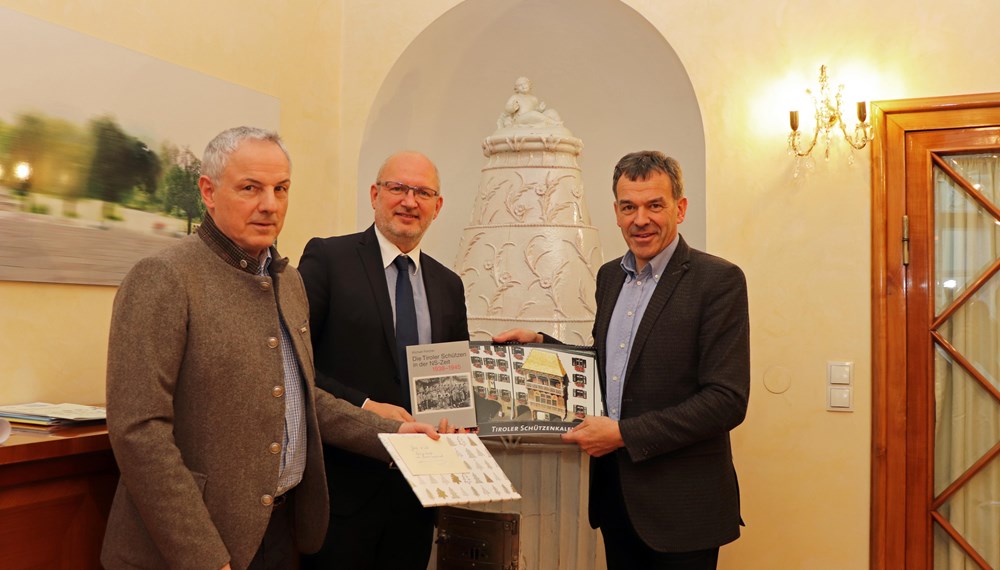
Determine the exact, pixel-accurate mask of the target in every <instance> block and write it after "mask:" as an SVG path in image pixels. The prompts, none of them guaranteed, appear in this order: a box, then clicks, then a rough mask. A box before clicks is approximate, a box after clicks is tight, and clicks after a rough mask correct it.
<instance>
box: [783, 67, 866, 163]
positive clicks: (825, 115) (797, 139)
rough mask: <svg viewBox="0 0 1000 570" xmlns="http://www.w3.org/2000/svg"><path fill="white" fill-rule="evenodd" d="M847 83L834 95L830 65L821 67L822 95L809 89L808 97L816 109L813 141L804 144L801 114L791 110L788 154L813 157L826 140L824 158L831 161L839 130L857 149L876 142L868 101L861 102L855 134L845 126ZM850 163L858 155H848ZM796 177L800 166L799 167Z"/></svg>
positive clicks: (820, 90)
mask: <svg viewBox="0 0 1000 570" xmlns="http://www.w3.org/2000/svg"><path fill="white" fill-rule="evenodd" d="M843 91H844V86H843V84H841V85H838V86H837V93H836V95H831V93H830V84H829V78H828V77H827V75H826V66H825V65H821V66H820V68H819V93H818V94H814V93H813V92H812V90H810V89H806V94H808V95H809V96H810V97H812V101H813V106H814V107H815V108H816V127H815V129H814V130H813V135H812V140H811V141H810V142H809V144H808V146H805V147H803V145H802V133H801V132H799V112H798V111H790V112H789V113H788V123H789V125H790V126H791V127H792V132H790V133H789V134H788V154H789V155H792V156H795V157H796V160H798V159H801V158H803V157H806V156H809V153H811V152H812V151H813V149H814V148H815V147H816V143H817V142H818V141H819V140H820V139H821V138H822V139H823V142H824V144H825V145H826V148H825V150H824V153H823V154H824V156H825V158H826V159H827V160H829V159H830V141H831V140H832V139H833V138H834V133H835V131H836V130H838V129H839V130H840V132H841V133H843V135H844V140H845V141H847V144H849V145H851V147H853V148H855V149H858V150H860V149H863V148H865V146H866V145H867V144H868V142H869V141H871V140H872V131H871V125H870V124H868V121H867V118H868V105H867V103H866V102H864V101H859V102H858V105H857V107H858V124H857V125H855V127H854V134H853V135H850V134H848V133H847V125H845V124H844V117H843V114H842V112H841V110H840V104H841V99H842V98H843ZM847 160H848V162H849V163H850V164H853V163H854V155H853V154H851V155H849V156H848V159H847ZM796 175H798V167H797V165H796Z"/></svg>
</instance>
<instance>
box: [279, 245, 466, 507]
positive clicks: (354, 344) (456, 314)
mask: <svg viewBox="0 0 1000 570" xmlns="http://www.w3.org/2000/svg"><path fill="white" fill-rule="evenodd" d="M420 272H421V273H422V274H423V278H424V287H425V289H426V290H427V304H428V308H429V309H430V317H431V342H450V341H457V340H468V339H469V325H468V321H467V318H466V313H465V288H464V286H463V285H462V280H461V279H460V278H459V277H458V275H456V274H455V273H454V272H453V271H451V270H450V269H448V268H446V267H445V266H443V265H441V264H440V263H438V262H437V261H435V260H434V259H432V258H431V257H430V256H428V255H426V254H424V253H421V254H420ZM299 273H301V274H302V279H303V281H304V282H305V286H306V292H307V294H308V297H309V324H310V329H311V330H312V342H313V353H314V355H315V359H316V371H317V378H316V385H317V386H318V387H320V388H321V389H323V390H326V391H328V392H330V393H332V394H334V395H335V396H337V397H339V398H344V399H347V400H348V401H350V402H352V403H354V404H355V405H358V406H360V405H362V404H363V403H364V401H365V399H366V398H371V399H373V400H375V401H378V402H387V403H390V404H396V405H398V406H401V405H403V403H402V402H403V401H402V392H401V390H402V388H401V384H400V383H401V382H405V381H406V380H405V379H401V378H400V373H399V366H398V363H397V359H398V356H397V351H396V333H395V327H394V325H393V315H392V303H391V302H390V300H389V288H388V286H387V285H386V281H385V269H384V268H383V267H382V254H381V253H380V251H379V246H378V240H377V238H376V237H375V227H374V226H371V227H369V228H368V229H367V230H365V231H364V232H361V233H357V234H351V235H346V236H338V237H331V238H326V239H322V238H313V239H312V240H310V241H309V243H308V244H306V248H305V251H304V252H303V253H302V259H301V261H300V262H299ZM403 386H405V384H403ZM325 455H326V459H327V476H328V480H329V483H330V495H331V499H330V508H331V511H332V512H335V513H337V514H350V513H352V512H356V511H357V510H358V509H360V508H361V507H362V506H364V504H365V503H367V502H368V500H369V498H370V497H371V496H372V495H373V494H374V493H375V492H377V490H378V488H379V485H380V484H381V483H382V481H383V480H384V478H385V477H386V476H388V474H389V470H387V469H386V468H385V464H384V463H380V462H378V461H374V460H372V459H369V458H367V457H363V456H360V455H356V454H353V453H347V452H344V451H342V450H340V449H336V448H333V447H327V448H325Z"/></svg>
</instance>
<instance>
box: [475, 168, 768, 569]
mask: <svg viewBox="0 0 1000 570" xmlns="http://www.w3.org/2000/svg"><path fill="white" fill-rule="evenodd" d="M612 189H613V191H614V194H615V203H614V206H615V216H616V218H617V222H618V227H619V228H621V231H622V236H623V237H624V238H625V242H626V243H627V244H628V248H629V251H628V253H626V254H625V256H624V257H622V258H619V259H616V260H614V261H611V262H609V263H606V264H605V265H604V266H603V267H601V269H600V271H599V272H598V274H597V315H596V318H595V321H594V330H593V334H594V342H595V346H596V349H597V357H598V362H599V370H601V371H602V372H603V377H602V378H601V389H602V392H603V394H604V401H605V406H606V408H607V414H608V415H607V416H606V417H604V416H587V417H586V418H585V419H584V420H583V422H581V423H580V425H578V426H576V427H575V428H573V429H572V430H571V431H570V432H569V433H567V434H565V435H564V436H563V439H564V440H565V441H568V442H574V443H577V444H578V445H579V446H580V448H581V449H583V450H584V451H586V452H587V453H588V454H589V455H590V456H591V457H592V458H593V460H592V461H591V486H590V522H591V525H592V526H593V527H594V528H600V529H601V534H602V535H603V537H604V544H605V550H606V552H607V561H608V568H609V569H610V570H616V569H631V568H648V569H667V568H669V569H672V570H673V569H691V570H694V569H698V570H701V569H705V568H715V567H716V565H717V560H718V555H719V547H720V546H721V545H723V544H727V543H729V542H732V541H733V540H736V539H737V538H738V537H739V535H740V529H739V527H740V526H741V525H742V519H741V518H740V507H739V489H738V485H737V481H736V470H735V468H734V466H733V459H732V449H731V446H730V441H729V432H730V430H732V429H733V428H735V427H736V426H737V425H739V424H740V423H741V422H742V421H743V418H744V417H745V416H746V409H747V400H748V397H749V394H750V319H749V316H748V306H747V287H746V279H745V277H744V276H743V272H742V271H741V270H740V269H739V268H738V267H737V266H735V265H733V264H732V263H729V262H728V261H725V260H723V259H720V258H718V257H715V256H712V255H709V254H707V253H704V252H701V251H698V250H695V249H692V248H690V247H688V245H687V243H685V242H684V238H682V237H681V236H680V235H679V234H678V233H677V226H678V224H680V223H681V222H683V221H684V215H685V212H686V211H687V198H685V197H684V186H683V178H682V176H681V168H680V165H679V164H678V163H677V161H676V160H674V159H672V158H670V157H667V156H665V155H663V154H662V153H660V152H655V151H643V152H636V153H632V154H629V155H626V156H625V157H623V158H622V159H621V160H620V161H619V162H618V165H617V166H616V167H615V172H614V179H613V182H612ZM543 337H544V338H543ZM495 340H496V341H498V342H503V341H508V340H518V341H521V342H540V341H542V340H544V341H546V342H552V341H555V339H552V338H551V337H547V336H544V335H541V334H538V333H534V332H532V331H528V330H525V329H515V330H512V331H507V332H504V333H501V334H500V335H497V337H496V338H495Z"/></svg>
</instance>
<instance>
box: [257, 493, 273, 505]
mask: <svg viewBox="0 0 1000 570" xmlns="http://www.w3.org/2000/svg"><path fill="white" fill-rule="evenodd" d="M260 504H262V505H264V506H265V507H270V506H271V505H273V504H274V497H272V496H271V495H263V496H262V497H261V498H260Z"/></svg>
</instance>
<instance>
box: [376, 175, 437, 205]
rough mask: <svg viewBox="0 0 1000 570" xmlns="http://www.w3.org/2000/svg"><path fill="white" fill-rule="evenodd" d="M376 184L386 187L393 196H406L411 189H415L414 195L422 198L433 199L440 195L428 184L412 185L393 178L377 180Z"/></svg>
mask: <svg viewBox="0 0 1000 570" xmlns="http://www.w3.org/2000/svg"><path fill="white" fill-rule="evenodd" d="M375 185H376V186H381V187H382V188H385V189H386V190H388V191H389V193H390V194H392V195H393V196H406V194H407V193H408V192H409V191H410V190H412V191H413V195H414V196H415V197H417V198H419V199H421V200H433V199H434V198H437V195H438V191H437V190H434V189H433V188H428V187H426V186H410V185H409V184H403V183H402V182H393V181H392V180H386V181H384V182H376V183H375Z"/></svg>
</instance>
